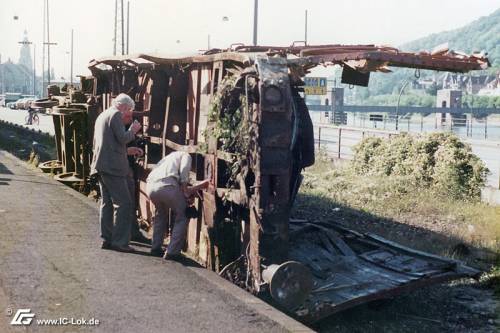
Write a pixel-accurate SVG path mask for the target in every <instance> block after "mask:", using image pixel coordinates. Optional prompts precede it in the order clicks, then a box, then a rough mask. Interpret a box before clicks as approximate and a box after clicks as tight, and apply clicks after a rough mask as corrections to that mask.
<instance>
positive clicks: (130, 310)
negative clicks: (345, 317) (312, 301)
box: [0, 151, 307, 332]
mask: <svg viewBox="0 0 500 333" xmlns="http://www.w3.org/2000/svg"><path fill="white" fill-rule="evenodd" d="M97 218H98V211H97V205H96V203H95V202H93V201H91V200H88V199H87V198H85V197H83V196H82V195H80V194H79V193H77V192H75V191H73V190H72V189H70V188H68V187H66V186H64V185H61V184H59V183H57V182H56V181H53V180H52V179H50V177H48V176H47V175H44V174H41V173H40V172H39V171H38V170H34V169H30V168H28V167H27V166H26V164H25V163H24V162H21V161H20V160H18V159H16V158H14V157H13V156H12V155H10V154H8V153H5V152H3V151H0V332H9V331H14V332H17V331H23V332H25V331H28V332H39V331H42V332H76V331H78V332H80V331H88V332H281V331H289V330H290V331H300V332H304V331H307V328H306V327H305V326H302V325H301V324H299V323H297V322H296V321H294V320H292V319H291V318H289V317H287V316H285V315H284V314H282V313H281V312H278V311H276V310H275V309H273V308H272V307H270V306H269V305H267V304H266V303H263V302H262V301H260V300H258V299H257V298H255V297H253V296H251V295H250V294H248V293H246V292H244V291H243V290H241V289H239V288H237V287H236V286H234V285H232V284H230V283H229V282H227V281H225V280H222V279H221V278H219V277H218V276H217V275H216V274H215V273H213V272H210V271H208V270H206V269H204V268H200V267H198V266H197V265H196V264H194V263H191V264H190V263H189V262H184V263H183V264H181V263H177V262H171V261H165V260H163V259H161V258H154V257H150V256H148V252H149V249H148V248H139V247H137V249H138V250H139V251H142V252H139V253H138V254H125V253H118V252H114V251H110V250H101V249H100V244H101V242H100V239H99V225H98V219H97ZM21 308H27V309H30V310H31V313H34V314H35V318H34V320H33V322H32V323H31V325H29V326H22V325H20V326H11V325H10V322H11V320H13V316H14V315H15V313H16V312H17V310H18V309H21ZM71 317H73V318H75V320H76V319H81V318H84V319H86V320H89V319H91V318H95V319H98V320H99V321H100V324H99V325H98V326H83V327H82V326H71V325H67V326H41V325H40V324H37V322H36V320H41V319H58V318H71Z"/></svg>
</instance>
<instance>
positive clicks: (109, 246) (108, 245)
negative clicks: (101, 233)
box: [101, 241, 112, 250]
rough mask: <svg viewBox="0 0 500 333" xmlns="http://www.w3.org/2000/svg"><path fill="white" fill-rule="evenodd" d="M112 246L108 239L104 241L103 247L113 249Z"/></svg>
mask: <svg viewBox="0 0 500 333" xmlns="http://www.w3.org/2000/svg"><path fill="white" fill-rule="evenodd" d="M111 248H112V245H111V242H108V241H104V242H102V245H101V249H103V250H111Z"/></svg>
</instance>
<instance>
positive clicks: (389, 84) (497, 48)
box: [338, 9, 500, 106]
mask: <svg viewBox="0 0 500 333" xmlns="http://www.w3.org/2000/svg"><path fill="white" fill-rule="evenodd" d="M443 43H448V46H449V48H450V49H452V50H455V51H461V52H465V53H468V54H470V53H472V52H474V51H485V52H487V53H488V59H489V60H490V63H491V65H492V67H491V68H489V69H487V70H486V71H474V72H473V74H472V75H479V74H482V73H486V72H488V73H490V74H493V73H496V72H497V71H498V70H499V69H500V9H498V10H496V11H495V12H493V13H492V14H491V15H489V16H486V17H481V18H479V19H477V20H475V21H474V22H472V23H470V24H468V25H466V26H464V27H462V28H459V29H455V30H450V31H444V32H439V33H435V34H432V35H429V36H427V37H424V38H420V39H417V40H415V41H412V42H408V43H406V44H403V45H401V46H400V47H399V49H401V50H402V51H414V52H416V51H421V50H428V51H431V50H432V49H434V48H435V47H436V46H438V45H441V44H443ZM391 69H392V70H393V72H392V73H389V74H383V73H372V75H371V78H370V84H369V86H368V88H363V87H355V88H354V89H352V90H350V89H346V92H345V94H346V97H347V99H348V100H349V103H351V104H368V105H394V103H395V102H394V101H393V99H394V96H393V95H397V94H398V93H399V91H400V89H401V87H402V86H403V85H404V83H405V82H406V81H411V80H415V79H416V78H415V70H413V69H405V68H394V67H393V68H391ZM442 73H443V72H435V71H428V70H422V71H421V73H420V74H421V77H422V78H425V77H431V76H432V77H435V78H437V79H438V80H439V78H440V77H441V76H442V75H443V74H442ZM338 80H340V78H338ZM405 94H410V95H411V94H412V92H411V89H410V88H407V89H405ZM410 97H412V96H410ZM413 97H415V96H413ZM401 103H402V104H404V105H406V104H407V103H406V100H405V99H404V98H403V99H402V101H401ZM429 103H431V102H430V99H429V98H427V97H426V96H424V97H419V96H416V97H415V98H410V99H408V105H420V106H423V105H428V104H429ZM431 104H432V103H431Z"/></svg>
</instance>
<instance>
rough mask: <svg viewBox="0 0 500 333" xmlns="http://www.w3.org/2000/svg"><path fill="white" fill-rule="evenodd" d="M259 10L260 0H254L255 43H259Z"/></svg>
mask: <svg viewBox="0 0 500 333" xmlns="http://www.w3.org/2000/svg"><path fill="white" fill-rule="evenodd" d="M258 12H259V0H254V9H253V45H254V46H256V45H257V21H258V18H257V16H258Z"/></svg>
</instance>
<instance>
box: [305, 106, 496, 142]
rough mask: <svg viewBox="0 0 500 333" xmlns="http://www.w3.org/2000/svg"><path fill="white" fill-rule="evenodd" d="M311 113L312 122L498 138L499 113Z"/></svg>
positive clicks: (489, 138)
mask: <svg viewBox="0 0 500 333" xmlns="http://www.w3.org/2000/svg"><path fill="white" fill-rule="evenodd" d="M440 110H443V109H440ZM310 114H311V117H312V119H313V122H315V123H320V124H333V123H335V124H340V125H344V126H348V127H353V128H369V129H378V130H393V131H405V132H412V133H424V132H439V131H448V132H454V133H455V134H457V135H458V136H460V137H462V138H473V139H487V140H496V141H500V114H489V115H484V114H478V113H399V114H394V113H387V112H385V113H366V112H346V113H344V114H343V115H342V117H341V119H340V120H339V117H338V115H335V114H333V113H332V112H327V111H323V112H316V111H311V112H310ZM335 117H337V118H335Z"/></svg>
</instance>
